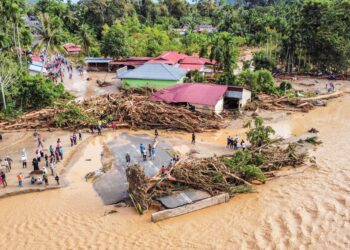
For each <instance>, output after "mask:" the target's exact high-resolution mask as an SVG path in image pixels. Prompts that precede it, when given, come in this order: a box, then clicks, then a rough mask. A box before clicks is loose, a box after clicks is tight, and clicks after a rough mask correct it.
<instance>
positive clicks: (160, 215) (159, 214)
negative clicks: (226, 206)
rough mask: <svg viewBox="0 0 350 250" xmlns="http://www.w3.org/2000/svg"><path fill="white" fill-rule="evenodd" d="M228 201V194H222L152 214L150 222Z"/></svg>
mask: <svg viewBox="0 0 350 250" xmlns="http://www.w3.org/2000/svg"><path fill="white" fill-rule="evenodd" d="M229 199H230V196H229V194H228V193H224V194H219V195H217V196H213V197H210V198H208V199H204V200H201V201H197V202H195V203H192V204H188V205H185V206H182V207H177V208H173V209H166V210H163V211H159V212H156V213H153V214H152V221H153V222H158V221H162V220H166V219H169V218H172V217H176V216H179V215H183V214H187V213H191V212H194V211H197V210H200V209H203V208H206V207H211V206H214V205H217V204H221V203H224V202H227V201H228V200H229Z"/></svg>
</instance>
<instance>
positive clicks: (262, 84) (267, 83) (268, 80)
mask: <svg viewBox="0 0 350 250" xmlns="http://www.w3.org/2000/svg"><path fill="white" fill-rule="evenodd" d="M254 74H255V75H256V83H257V89H258V91H259V92H264V93H268V94H272V93H276V86H275V79H274V78H273V76H272V74H271V72H270V71H268V70H266V69H262V70H257V71H255V72H254Z"/></svg>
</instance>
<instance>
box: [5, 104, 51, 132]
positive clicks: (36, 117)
mask: <svg viewBox="0 0 350 250" xmlns="http://www.w3.org/2000/svg"><path fill="white" fill-rule="evenodd" d="M57 112H58V110H57V109H56V108H45V109H41V110H39V111H33V112H29V113H27V114H24V115H22V116H20V117H19V118H18V119H16V120H7V121H1V122H0V129H1V130H17V129H23V128H27V129H35V128H48V127H53V126H55V118H54V117H55V115H56V114H57Z"/></svg>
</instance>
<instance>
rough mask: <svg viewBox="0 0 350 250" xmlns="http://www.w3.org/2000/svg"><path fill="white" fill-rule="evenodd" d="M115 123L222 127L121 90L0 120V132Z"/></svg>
mask: <svg viewBox="0 0 350 250" xmlns="http://www.w3.org/2000/svg"><path fill="white" fill-rule="evenodd" d="M98 120H101V121H103V123H104V124H108V125H109V123H110V121H112V120H113V121H116V122H117V126H119V127H129V128H132V129H153V128H158V129H172V130H185V131H188V132H193V131H195V132H201V131H205V130H214V129H220V128H223V127H224V126H225V125H224V123H223V121H222V120H221V119H219V118H218V117H215V116H213V115H207V114H203V113H199V112H196V111H191V110H189V109H187V108H186V107H182V106H172V105H169V104H165V103H161V102H152V101H150V100H149V95H148V94H147V93H146V91H145V90H137V91H136V90H123V91H121V92H118V93H113V94H107V95H102V96H98V97H95V98H92V99H89V100H85V101H83V102H82V103H79V104H78V103H75V102H69V103H57V104H56V105H55V106H54V107H52V108H46V109H42V110H39V111H33V112H29V113H27V114H25V115H23V116H20V117H19V118H17V119H15V120H8V121H3V122H1V121H0V129H2V130H15V129H24V128H26V129H38V128H51V127H61V128H77V127H88V126H90V125H96V124H97V121H98Z"/></svg>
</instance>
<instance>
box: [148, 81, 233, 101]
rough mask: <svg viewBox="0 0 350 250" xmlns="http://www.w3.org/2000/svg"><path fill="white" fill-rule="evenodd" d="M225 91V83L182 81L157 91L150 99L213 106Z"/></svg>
mask: <svg viewBox="0 0 350 250" xmlns="http://www.w3.org/2000/svg"><path fill="white" fill-rule="evenodd" d="M226 91H227V86H226V85H218V84H209V83H184V84H177V85H175V86H172V87H169V88H165V89H162V90H160V91H157V92H155V93H154V94H153V95H152V96H151V97H150V99H151V100H152V101H162V102H166V103H193V104H201V105H210V106H215V105H216V104H217V102H218V101H219V100H220V99H221V98H222V97H223V96H224V95H225V92H226Z"/></svg>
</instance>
